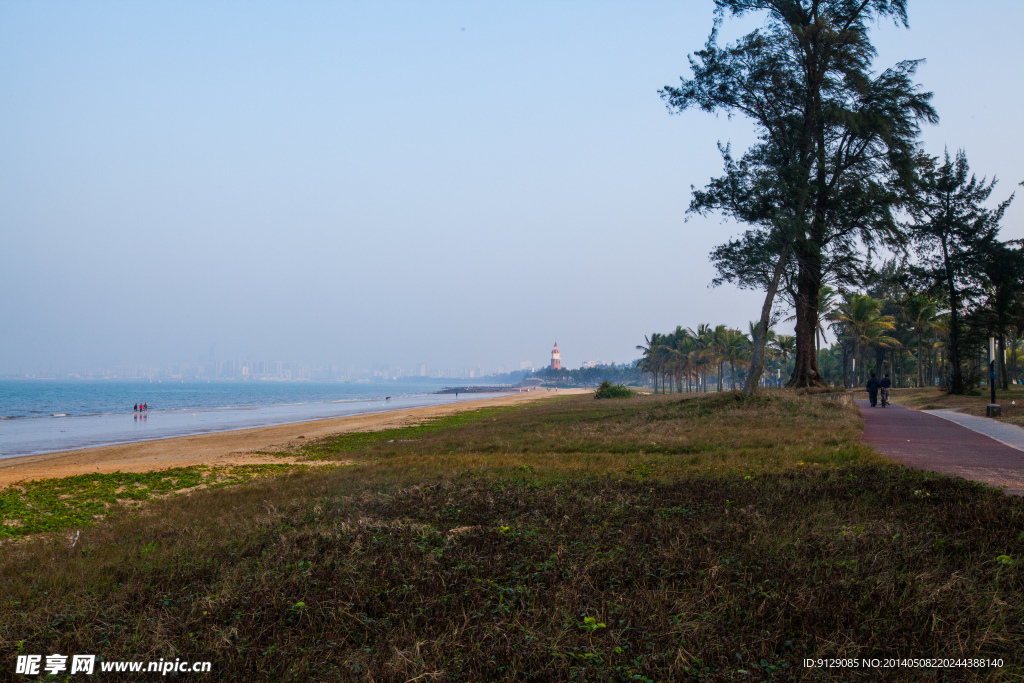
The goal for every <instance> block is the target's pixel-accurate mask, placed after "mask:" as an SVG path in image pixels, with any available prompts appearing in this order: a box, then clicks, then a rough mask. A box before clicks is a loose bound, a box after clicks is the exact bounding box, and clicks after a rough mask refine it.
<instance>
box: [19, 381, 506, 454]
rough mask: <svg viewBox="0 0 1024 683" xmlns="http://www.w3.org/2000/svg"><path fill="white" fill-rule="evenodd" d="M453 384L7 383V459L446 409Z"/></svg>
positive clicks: (481, 395) (446, 382)
mask: <svg viewBox="0 0 1024 683" xmlns="http://www.w3.org/2000/svg"><path fill="white" fill-rule="evenodd" d="M456 381H458V380H456ZM451 383H452V381H451V380H440V379H437V380H435V379H426V378H423V379H419V380H405V381H403V380H396V381H389V382H376V383H359V382H329V383H328V382H324V383H321V382H189V381H185V382H184V383H181V382H178V383H175V382H167V381H164V382H149V381H146V380H140V381H107V380H95V381H86V380H82V381H59V380H4V381H0V458H7V457H12V456H17V455H33V454H37V453H50V452H53V451H63V450H71V449H75V448H88V447H91V446H103V445H110V444H117V443H129V442H132V441H147V440H151V439H164V438H168V437H172V436H184V435H187V434H202V433H206V432H217V431H227V430H231V429H245V428H247V427H260V426H267V425H276V424H287V423H290V422H303V421H306V420H318V419H324V418H330V417H341V416H345V415H358V414H363V413H373V412H381V411H385V410H398V409H402V408H413V407H420V406H430V405H440V404H444V403H451V402H453V401H455V400H457V399H456V397H454V396H452V395H451V394H436V393H434V392H436V391H439V390H440V389H443V388H444V387H446V386H450V385H451ZM463 383H464V382H463ZM493 395H496V394H473V395H472V398H474V399H476V398H486V397H488V396H493ZM388 396H390V397H391V400H386V397H388ZM465 398H468V397H464V398H463V400H465ZM136 403H148V404H149V411H148V413H146V414H144V415H142V416H137V415H136V414H135V413H134V412H133V410H132V407H133V406H134V405H135V404H136Z"/></svg>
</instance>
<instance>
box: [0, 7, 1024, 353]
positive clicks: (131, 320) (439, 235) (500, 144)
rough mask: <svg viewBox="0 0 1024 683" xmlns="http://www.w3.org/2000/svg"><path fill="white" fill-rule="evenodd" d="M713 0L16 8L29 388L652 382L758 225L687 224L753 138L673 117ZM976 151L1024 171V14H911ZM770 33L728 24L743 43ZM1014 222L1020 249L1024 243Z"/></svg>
mask: <svg viewBox="0 0 1024 683" xmlns="http://www.w3.org/2000/svg"><path fill="white" fill-rule="evenodd" d="M711 12H712V3H711V2H698V1H688V2H678V1H677V2H653V1H652V2H640V3H637V2H630V3H627V2H617V3H615V2H604V3H602V2H563V3H540V2H534V3H531V2H522V3H479V2H475V3H470V2H465V3H456V2H445V3H440V2H438V3H421V2H417V3H413V2H408V3H394V2H391V3H388V2H378V3H327V2H323V3H315V2H303V3H253V2H249V3H198V2H196V3H189V2H174V3H170V2H151V3H112V2H94V3H69V2H63V3H62V2H54V3H27V2H26V3H4V4H2V5H0V83H2V85H3V87H2V89H0V92H2V98H3V100H2V106H0V238H2V241H3V244H4V248H3V249H2V250H0V287H2V291H3V292H4V293H5V296H4V297H2V299H0V320H3V321H4V324H3V329H2V330H0V372H17V371H19V370H26V371H28V370H31V369H35V368H39V367H49V368H55V367H61V366H63V367H66V368H84V367H90V366H94V365H104V364H112V363H118V362H129V363H151V364H160V363H165V362H175V361H183V360H192V359H195V358H197V357H198V356H200V355H202V354H204V353H206V352H207V350H208V348H209V345H210V343H211V342H216V344H217V349H218V354H219V355H220V356H222V357H225V358H230V357H261V358H279V359H283V360H299V361H306V362H334V363H340V364H343V365H361V364H365V365H369V364H371V363H393V364H398V365H405V366H406V367H409V366H412V365H414V364H418V363H420V362H427V363H430V364H432V365H435V366H446V367H470V366H476V365H483V366H484V367H485V368H488V369H493V368H495V367H497V366H499V365H513V364H514V365H515V366H516V367H518V362H519V361H520V360H526V359H530V360H533V361H534V362H537V363H539V362H542V361H543V360H544V358H545V357H546V354H547V352H548V350H549V349H550V346H551V343H552V342H553V341H554V340H555V338H557V339H558V341H559V346H560V347H562V348H564V355H563V358H564V360H565V362H566V364H567V365H570V366H576V365H578V364H579V362H580V361H582V360H605V361H620V362H621V361H627V360H630V359H632V358H634V357H635V355H636V353H635V350H634V347H635V345H636V344H638V343H640V342H642V340H643V335H644V334H645V333H649V332H651V331H654V330H659V331H666V330H670V329H672V328H674V327H675V325H677V324H682V325H686V326H696V325H697V324H698V323H702V322H708V323H720V322H721V323H727V324H730V325H735V326H742V327H744V328H745V327H746V323H747V321H749V320H750V319H752V318H754V317H755V316H756V315H757V312H758V307H759V297H758V295H757V294H756V293H749V292H737V291H736V290H734V289H732V288H720V289H716V290H709V289H708V288H707V285H708V282H709V281H710V279H711V277H712V276H713V273H712V270H711V268H710V266H709V265H708V263H707V258H706V255H707V253H708V251H709V250H710V248H711V247H713V246H714V245H715V244H717V243H719V242H721V241H723V240H724V239H726V238H727V237H728V236H729V235H730V234H732V233H734V232H735V231H736V226H730V225H728V224H722V223H721V222H720V221H718V220H710V221H705V220H699V219H694V220H691V221H689V222H685V220H684V219H685V215H684V212H685V208H686V206H687V204H688V202H689V188H690V186H691V185H694V184H696V185H702V184H703V183H705V182H706V180H707V179H708V178H709V177H711V176H712V175H715V174H717V173H718V172H719V170H720V161H719V158H718V153H717V150H716V147H715V145H716V142H717V141H718V140H722V141H732V143H733V144H734V146H736V147H739V148H742V147H744V146H745V145H746V144H748V143H749V142H750V141H751V129H750V125H749V123H748V122H746V121H744V120H742V119H738V118H737V119H733V120H731V121H730V120H727V119H725V118H715V117H712V116H709V115H706V114H702V113H699V112H691V113H687V114H685V115H683V116H669V115H668V113H667V112H666V110H665V108H664V105H663V103H662V102H661V101H660V99H659V98H658V94H657V91H658V89H659V88H660V87H661V86H663V85H665V84H667V83H675V82H677V79H678V77H679V76H680V75H683V74H686V73H687V62H686V55H687V54H688V53H689V52H692V51H694V50H696V49H699V48H700V47H701V46H702V45H703V43H704V41H705V40H706V38H707V34H708V31H709V29H710V27H711ZM910 19H911V29H910V30H909V31H907V30H903V29H898V30H897V29H896V28H893V27H891V26H890V25H883V26H880V27H878V29H877V33H876V42H877V44H878V47H879V53H880V54H879V60H878V63H877V64H878V66H879V67H880V68H881V67H884V66H887V65H890V64H892V63H894V62H896V61H898V60H900V59H908V58H927V60H928V61H927V63H926V64H925V65H923V66H922V68H921V70H920V72H919V80H920V82H921V83H922V85H923V86H924V87H925V88H927V89H930V90H933V91H934V92H935V105H936V107H937V109H938V111H939V114H940V116H941V119H942V120H941V123H940V124H939V125H938V126H935V127H931V128H929V129H928V130H926V132H925V135H924V141H925V145H926V148H927V149H928V150H929V151H930V152H932V153H933V154H940V153H941V152H942V149H943V146H945V145H948V146H949V147H950V148H951V149H956V148H958V147H964V148H966V150H967V152H968V156H969V158H970V160H971V162H972V165H973V167H974V169H975V170H977V171H978V172H979V173H980V174H985V175H989V176H991V175H993V174H995V175H998V176H999V177H1000V178H1001V180H1002V183H1001V185H1000V187H999V189H998V190H997V194H998V195H999V196H1005V195H1008V194H1009V193H1010V192H1012V191H1013V190H1014V189H1015V185H1016V183H1018V182H1020V181H1021V180H1024V169H1022V168H1021V164H1020V162H1019V160H1020V159H1021V158H1024V142H1022V138H1021V134H1020V132H1019V131H1020V126H1019V110H1020V100H1021V96H1020V94H1019V88H1017V87H1016V85H1017V83H1018V82H1019V80H1020V79H1019V77H1018V71H1019V69H1020V65H1021V64H1022V63H1024V60H1022V53H1024V48H1022V46H1021V45H1022V44H1021V41H1020V40H1019V38H1018V36H1017V35H1015V31H1016V30H1017V27H1019V26H1020V25H1021V24H1022V23H1024V22H1022V19H1024V5H1022V4H1020V3H1018V2H1011V1H1009V0H1005V1H994V0H993V1H989V2H976V3H969V4H968V3H957V2H951V1H948V2H946V1H937V0H932V1H931V2H929V3H928V4H927V6H925V5H924V3H923V2H920V0H917V1H915V0H911V2H910ZM747 26H749V24H744V25H742V26H739V27H736V26H734V27H729V26H727V28H726V33H727V34H728V33H729V32H730V31H733V32H735V31H737V30H739V28H744V27H747ZM1022 211H1024V209H1022V208H1021V206H1020V205H1016V206H1014V207H1013V208H1012V209H1011V211H1010V212H1009V214H1008V216H1007V220H1006V222H1005V228H1004V235H1005V236H1006V237H1008V238H1009V237H1014V238H1019V237H1024V227H1022V226H1021V217H1022V216H1024V213H1022Z"/></svg>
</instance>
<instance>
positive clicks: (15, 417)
mask: <svg viewBox="0 0 1024 683" xmlns="http://www.w3.org/2000/svg"><path fill="white" fill-rule="evenodd" d="M24 417H25V416H24V415H0V420H18V419H21V418H24Z"/></svg>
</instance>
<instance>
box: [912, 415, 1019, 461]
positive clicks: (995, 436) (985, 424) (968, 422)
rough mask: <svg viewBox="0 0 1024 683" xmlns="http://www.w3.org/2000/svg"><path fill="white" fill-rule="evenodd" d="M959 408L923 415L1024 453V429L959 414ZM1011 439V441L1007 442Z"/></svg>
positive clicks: (988, 419)
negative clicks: (947, 422) (953, 424)
mask: <svg viewBox="0 0 1024 683" xmlns="http://www.w3.org/2000/svg"><path fill="white" fill-rule="evenodd" d="M958 411H959V408H954V409H942V410H922V411H921V412H922V413H927V414H928V415H934V416H935V417H941V418H942V419H943V420H948V421H950V422H953V423H955V424H958V425H960V426H961V427H965V428H967V429H970V430H971V431H972V432H977V433H978V434H981V435H983V436H987V437H988V438H990V439H992V440H993V441H998V442H999V443H1001V444H1003V445H1004V446H1009V447H1010V448H1013V449H1014V450H1018V451H1021V452H1024V428H1021V427H1018V426H1017V425H1012V424H1007V423H1006V422H997V421H995V420H992V419H991V418H987V417H977V416H975V415H965V414H964V413H961V412H958ZM1007 438H1010V439H1011V440H1007Z"/></svg>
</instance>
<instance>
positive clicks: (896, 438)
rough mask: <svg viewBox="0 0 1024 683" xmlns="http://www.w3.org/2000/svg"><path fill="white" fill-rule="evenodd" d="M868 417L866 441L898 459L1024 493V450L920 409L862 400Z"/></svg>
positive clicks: (865, 422) (862, 407) (865, 418)
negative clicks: (1011, 446)
mask: <svg viewBox="0 0 1024 683" xmlns="http://www.w3.org/2000/svg"><path fill="white" fill-rule="evenodd" d="M857 405H858V406H860V412H861V413H862V414H863V415H864V436H863V439H864V443H866V444H869V445H871V446H874V447H875V449H876V450H878V452H879V453H882V454H883V455H887V456H889V457H890V458H892V459H893V460H896V461H897V462H900V463H903V464H904V465H908V466H910V467H918V468H920V469H923V470H931V471H933V472H942V473H943V474H950V475H953V476H957V477H963V478H964V479H973V480H975V481H983V482H985V483H986V484H991V485H992V486H1005V487H1006V492H1007V493H1012V494H1014V495H1018V496H1021V495H1024V452H1021V451H1018V450H1017V449H1015V448H1010V447H1009V446H1006V445H1004V444H1001V443H999V442H998V441H996V440H995V439H990V438H988V437H987V436H985V435H983V434H979V433H977V432H972V431H971V430H970V429H967V428H966V427H961V426H960V425H958V424H956V423H953V422H950V421H949V420H943V419H942V418H941V417H935V416H934V415H929V414H927V413H922V412H920V411H917V410H908V409H907V408H904V407H902V406H897V405H890V406H889V407H888V408H872V407H871V406H870V405H869V404H868V402H867V401H862V400H858V401H857Z"/></svg>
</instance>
